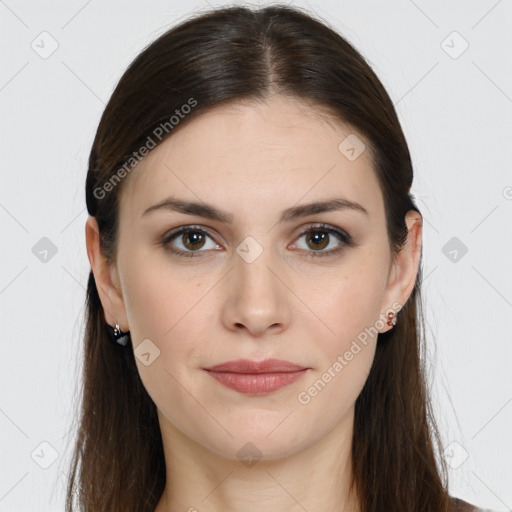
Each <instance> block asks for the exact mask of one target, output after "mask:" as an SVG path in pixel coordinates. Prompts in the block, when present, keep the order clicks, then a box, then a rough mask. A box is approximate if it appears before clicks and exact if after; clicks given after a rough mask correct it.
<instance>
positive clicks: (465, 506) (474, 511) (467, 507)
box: [451, 496, 493, 512]
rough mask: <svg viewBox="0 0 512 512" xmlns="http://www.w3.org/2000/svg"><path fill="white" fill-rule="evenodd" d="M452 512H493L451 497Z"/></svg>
mask: <svg viewBox="0 0 512 512" xmlns="http://www.w3.org/2000/svg"><path fill="white" fill-rule="evenodd" d="M451 500H452V512H493V511H492V510H490V509H488V508H479V507H477V506H476V505H471V503H468V502H467V501H464V500H462V499H460V498H455V497H453V496H452V498H451Z"/></svg>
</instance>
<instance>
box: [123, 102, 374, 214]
mask: <svg viewBox="0 0 512 512" xmlns="http://www.w3.org/2000/svg"><path fill="white" fill-rule="evenodd" d="M354 143H355V146H354ZM358 144H359V145H358ZM350 146H352V147H355V150H356V151H358V152H359V151H362V152H361V153H360V155H359V156H357V155H356V156H357V158H355V159H354V158H353V154H354V152H352V153H350V152H349V153H347V152H346V150H347V148H349V149H350ZM363 148H365V149H363ZM178 193H179V195H180V196H181V197H183V196H186V198H188V199H194V200H201V199H205V200H206V198H211V197H217V198H218V200H219V206H220V207H222V204H232V205H233V206H234V207H235V206H236V204H240V203H244V204H249V203H250V204H251V207H270V206H271V204H273V203H276V202H283V203H287V202H292V203H297V202H299V201H300V202H309V201H312V200H315V199H317V198H319V197H325V196H326V194H328V195H331V196H332V195H335V194H336V195H340V194H342V195H343V196H345V197H347V198H348V199H351V200H354V201H357V202H365V203H366V205H367V209H368V210H372V209H373V210H374V211H373V214H374V215H378V214H379V210H382V208H383V203H382V198H381V195H380V189H379V186H378V181H377V177H376V175H375V172H374V169H373V162H372V155H371V153H370V148H369V145H368V141H367V140H366V139H365V137H364V136H363V135H362V134H360V133H359V132H358V131H357V130H355V129H354V128H353V127H351V126H350V125H348V124H346V123H343V122H342V121H340V120H337V119H335V118H334V117H333V116H332V115H330V114H329V113H328V112H327V111H326V110H325V109H320V108H319V107H313V106H311V104H308V103H307V102H303V101H300V100H294V99H290V98H285V97H282V96H278V97H274V98H272V99H269V100H266V101H265V102H258V103H255V102H250V103H249V102H245V103H241V102H238V103H231V104H226V105H222V106H219V107H215V108H213V109H211V110H210V111H208V112H206V113H203V114H201V115H199V116H198V117H196V118H195V119H193V120H191V121H190V122H189V123H187V124H186V125H184V126H183V127H182V128H181V129H178V130H177V131H176V132H175V133H173V134H172V135H171V136H170V137H169V138H167V139H166V140H165V141H164V142H162V143H161V144H160V145H159V146H157V147H156V148H155V149H154V150H152V151H151V152H150V153H149V154H148V155H147V156H146V157H144V159H143V160H142V161H141V162H140V163H139V164H138V165H137V166H136V167H135V168H134V170H133V171H132V173H131V174H130V176H129V177H128V179H127V183H125V188H124V190H123V193H122V194H121V196H122V197H121V205H123V203H124V204H128V203H129V204H130V210H131V211H136V212H138V213H139V214H141V213H142V211H143V210H144V209H145V208H146V207H148V206H150V205H151V204H153V203H156V202H157V201H159V200H161V199H163V197H164V196H165V195H169V194H178ZM302 197H303V198H304V201H301V198H302ZM253 201H254V202H253ZM269 201H270V203H269ZM209 202H211V201H209ZM365 207H366V206H365ZM121 208H122V209H123V206H121ZM370 214H372V211H370Z"/></svg>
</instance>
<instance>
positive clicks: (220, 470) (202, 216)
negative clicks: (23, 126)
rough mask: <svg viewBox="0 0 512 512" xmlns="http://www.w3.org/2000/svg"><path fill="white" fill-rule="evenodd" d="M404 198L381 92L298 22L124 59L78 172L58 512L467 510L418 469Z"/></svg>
mask: <svg viewBox="0 0 512 512" xmlns="http://www.w3.org/2000/svg"><path fill="white" fill-rule="evenodd" d="M412 179H413V168H412V163H411V159H410V155H409V151H408V148H407V143H406V140H405V138H404V135H403V132H402V129H401V127H400V124H399V121H398V119H397V116H396V113H395V110H394V108H393V104H392V102H391V100H390V98H389V96H388V94H387V93H386V91H385V89H384V88H383V86H382V84H381V82H380V81H379V80H378V78H377V77H376V76H375V74H374V73H373V71H372V70H371V69H370V67H369V66H368V64H367V63H366V62H365V60H364V58H363V57H362V56H361V55H360V54H359V53H358V52H357V51H356V50H355V49H354V48H353V47H352V46H351V45H350V44H349V43H348V42H347V41H346V40H345V39H343V38H342V37H341V36H340V35H339V34H337V33H336V32H335V31H333V30H332V29H331V28H329V27H328V26H327V25H326V24H325V23H322V22H320V21H317V20H315V19H314V18H312V17H311V16H309V15H308V14H307V13H305V12H302V11H300V10H298V9H292V8H290V7H285V6H271V7H267V8H262V9H259V10H251V9H248V8H244V7H232V8H225V9H218V10H215V11H212V12H209V13H206V14H203V15H201V16H197V17H195V18H193V19H191V20H188V21H185V22H183V23H181V24H180V25H178V26H177V27H175V28H173V29H171V30H169V31H168V32H167V33H165V34H164V35H162V36H161V37H159V38H158V39H157V40H156V41H155V42H153V43H152V44H151V45H150V46H148V47H147V48H146V49H145V50H144V51H143V52H142V53H141V54H140V55H139V56H138V57H137V58H136V59H135V61H134V62H133V63H132V64H131V65H130V66H129V68H128V70H127V71H126V72H125V74H124V75H123V77H122V78H121V80H120V82H119V84H118V85H117V87H116V89H115V91H114V93H113V94H112V97H111V99H110V101H109V103H108V105H107V107H106V109H105V112H104V114H103V116H102V119H101V121H100V124H99V127H98V131H97V134H96V138H95V140H94V143H93V147H92V150H91V154H90V160H89V169H88V175H87V183H86V199H87V208H88V212H89V215H90V216H89V219H88V221H87V224H86V240H87V251H88V256H89V260H90V263H91V273H90V276H89V283H88V290H87V325H86V335H85V362H84V363H85V364H84V391H83V402H82V414H81V418H80V428H79V435H78V440H77V445H76V449H75V454H74V460H73V466H72V472H71V477H70V481H69V488H68V501H67V510H68V511H71V510H73V495H74V494H75V493H76V494H77V496H78V503H79V506H80V510H84V511H95V512H98V511H109V512H113V511H137V512H141V511H148V512H154V511H155V512H171V511H175V510H189V511H194V510H199V511H215V512H217V511H230V510H244V511H249V512H251V511H260V510H283V511H284V510H286V511H295V510H308V511H309V512H313V511H316V510H324V511H325V510H329V511H335V510H336V511H344V512H348V511H350V512H363V511H364V512H383V511H400V512H406V511H407V512H413V511H414V512H420V511H424V512H427V511H428V512H441V511H444V512H447V511H476V510H479V509H477V508H475V507H472V506H471V505H470V504H468V503H466V502H464V501H462V500H457V499H455V498H453V497H451V496H450V495H449V494H448V491H447V488H448V487H447V481H446V480H447V477H446V467H445V463H444V461H443V459H442V458H440V457H436V451H435V447H439V446H440V438H439V434H438V430H437V427H436V423H435V420H434V418H433V416H432V411H431V404H430V401H429V396H428V393H427V387H426V384H425V376H424V373H423V360H424V357H425V354H424V345H423V343H422V339H421V338H422V315H421V310H420V300H421V299H420V297H421V295H420V291H421V232H422V217H421V214H420V212H419V209H418V207H417V206H416V204H415V202H414V200H413V198H412V196H411V194H410V188H411V184H412ZM436 459H439V461H440V462H439V463H437V462H436Z"/></svg>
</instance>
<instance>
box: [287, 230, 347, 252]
mask: <svg viewBox="0 0 512 512" xmlns="http://www.w3.org/2000/svg"><path fill="white" fill-rule="evenodd" d="M333 236H334V237H335V239H337V240H338V244H337V245H335V248H334V249H330V250H328V251H324V249H325V248H326V247H329V245H332V243H333V242H335V240H332V238H333ZM303 237H306V240H305V243H306V245H307V246H306V247H305V249H304V250H305V251H307V254H306V257H312V258H316V257H324V256H325V257H326V256H333V255H335V254H338V253H339V252H341V251H342V250H343V249H344V248H345V246H349V247H351V246H352V245H353V241H352V237H351V236H350V235H349V234H347V233H345V232H344V231H342V230H340V229H337V228H334V227H332V226H328V225H326V224H320V225H317V226H311V227H309V228H308V229H307V230H305V231H303V232H302V233H301V234H300V235H299V238H298V239H297V240H300V239H301V238H303ZM294 246H297V244H294ZM299 248H300V249H302V248H301V247H299Z"/></svg>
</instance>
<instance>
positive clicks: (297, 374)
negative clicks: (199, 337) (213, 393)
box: [204, 359, 309, 395]
mask: <svg viewBox="0 0 512 512" xmlns="http://www.w3.org/2000/svg"><path fill="white" fill-rule="evenodd" d="M204 370H205V371H206V372H208V374H209V375H210V376H211V377H212V378H214V379H215V380H216V381H217V382H219V383H220V384H222V385H224V386H226V387H228V388H230V389H232V390H234V391H237V392H239V393H243V394H247V395H265V394H268V393H272V392H274V391H277V390H278V389H281V388H283V387H285V386H288V385H290V384H292V383H293V382H296V381H297V380H299V379H300V378H302V377H303V376H304V375H305V374H306V372H307V371H308V370H309V368H306V367H304V366H301V365H298V364H295V363H291V362H290V361H284V360H282V359H266V360H264V361H251V360H249V359H237V360H235V361H227V362H225V363H221V364H218V365H215V366H211V367H209V368H204Z"/></svg>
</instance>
